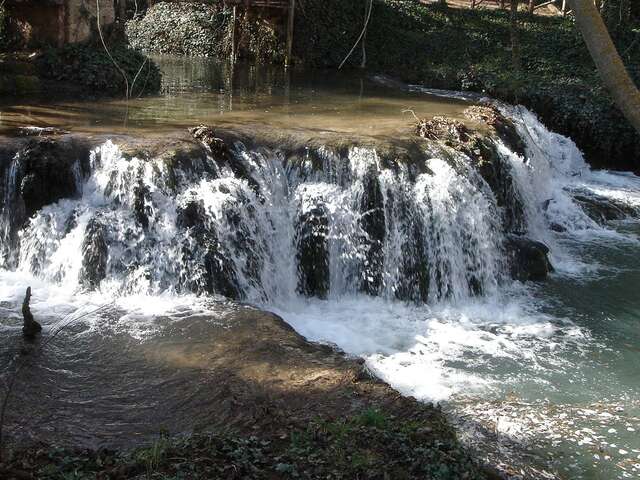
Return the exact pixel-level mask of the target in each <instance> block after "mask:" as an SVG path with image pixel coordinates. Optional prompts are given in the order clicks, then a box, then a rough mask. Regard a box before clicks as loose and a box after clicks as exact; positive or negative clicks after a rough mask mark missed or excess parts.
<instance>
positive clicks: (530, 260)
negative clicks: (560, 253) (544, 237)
mask: <svg viewBox="0 0 640 480" xmlns="http://www.w3.org/2000/svg"><path fill="white" fill-rule="evenodd" d="M506 250H507V255H508V260H509V268H510V271H511V276H512V277H513V278H514V279H516V280H520V281H521V282H526V281H534V282H537V281H542V280H545V279H546V278H547V277H548V275H549V274H550V273H551V272H553V266H552V265H551V262H550V261H549V257H548V254H549V247H547V246H546V245H545V244H544V243H541V242H537V241H535V240H531V239H530V238H526V237H521V236H516V235H511V236H509V237H508V239H507V244H506Z"/></svg>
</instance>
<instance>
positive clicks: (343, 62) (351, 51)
mask: <svg viewBox="0 0 640 480" xmlns="http://www.w3.org/2000/svg"><path fill="white" fill-rule="evenodd" d="M372 10H373V0H369V12H368V13H367V18H366V20H365V22H364V28H363V29H362V32H361V33H360V36H359V37H358V40H356V43H354V44H353V47H351V50H350V51H349V53H347V56H346V57H344V60H342V63H341V64H340V66H339V67H338V70H341V69H342V67H343V66H344V64H345V63H347V60H349V57H350V56H351V54H352V53H353V52H354V50H355V49H356V47H357V46H358V44H359V43H360V40H362V38H363V37H364V35H365V33H367V28H368V27H369V20H371V11H372Z"/></svg>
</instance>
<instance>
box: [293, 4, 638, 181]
mask: <svg viewBox="0 0 640 480" xmlns="http://www.w3.org/2000/svg"><path fill="white" fill-rule="evenodd" d="M367 5H368V0H353V1H352V2H342V1H340V0H307V1H305V2H304V8H301V9H300V11H299V13H298V15H297V24H296V31H297V32H298V34H297V35H296V42H295V48H296V54H297V57H298V58H299V59H300V60H301V61H302V62H303V63H304V64H306V65H309V66H315V67H329V68H336V67H337V66H338V65H339V64H340V63H341V62H342V60H343V59H344V57H345V56H346V54H347V52H348V51H349V50H350V49H351V47H352V45H353V44H354V43H355V41H356V39H357V38H358V36H359V35H360V33H361V31H362V27H363V23H364V12H365V7H366V6H367ZM519 31H520V50H521V54H522V70H521V71H520V72H517V71H515V70H514V68H513V62H512V52H511V37H510V19H509V13H508V12H507V11H500V10H483V9H476V10H470V9H468V10H467V9H453V8H442V7H440V6H437V5H424V4H421V3H419V2H415V1H412V0H375V1H374V7H373V12H372V16H371V20H370V24H369V27H368V30H367V36H366V60H367V62H366V66H367V70H369V71H372V72H376V73H377V72H380V73H387V74H390V75H393V76H395V77H398V78H400V79H402V80H404V81H407V82H411V83H416V84H421V85H425V86H428V87H434V88H445V89H453V90H469V91H474V92H482V93H486V94H487V95H491V96H493V97H496V98H499V99H502V100H505V101H508V102H512V103H522V104H524V105H526V106H527V107H529V108H532V109H533V110H534V111H536V113H538V114H539V115H540V116H541V118H542V119H543V120H544V121H545V122H546V123H547V124H548V126H549V127H550V128H552V129H554V130H556V131H558V132H560V133H563V134H565V135H568V136H570V137H571V138H572V139H574V140H575V141H576V142H577V143H578V145H579V146H580V147H581V148H582V149H583V150H584V151H585V153H586V154H587V156H588V158H589V160H590V161H591V162H592V163H593V164H596V165H609V166H614V167H615V166H617V167H619V168H633V169H635V170H636V171H637V170H640V160H639V158H640V137H639V136H638V135H637V134H636V133H635V131H634V130H633V128H632V127H631V126H630V125H629V124H628V123H627V122H626V120H625V119H624V118H623V117H622V115H621V114H620V112H619V111H618V110H617V109H616V108H615V107H614V106H613V102H612V100H611V98H610V97H609V95H608V93H607V92H606V91H605V90H604V88H603V86H602V82H601V81H600V79H599V77H598V74H597V72H596V69H595V67H594V64H593V60H592V59H591V57H590V55H589V53H588V51H587V49H586V48H585V46H584V43H583V41H582V38H581V37H580V34H579V32H578V31H577V30H576V28H575V26H574V24H573V20H572V19H571V18H562V17H549V16H538V15H536V16H534V17H531V16H529V15H528V14H527V13H524V12H522V13H521V14H520V18H519ZM301 32H303V33H301ZM615 33H616V35H615V40H616V43H617V45H618V48H619V50H620V51H621V52H622V53H623V54H624V55H623V56H624V60H625V62H626V65H627V67H628V69H629V71H630V72H631V74H632V76H633V78H634V79H635V80H636V82H640V42H638V41H637V40H638V39H637V36H638V35H640V34H639V33H637V32H635V31H634V29H633V28H625V29H620V30H619V31H617V32H615ZM360 64H361V49H360V48H357V49H356V50H355V51H354V54H353V55H352V56H351V58H350V59H349V61H348V62H347V65H348V66H350V67H352V68H356V67H359V66H360ZM418 113H419V112H418Z"/></svg>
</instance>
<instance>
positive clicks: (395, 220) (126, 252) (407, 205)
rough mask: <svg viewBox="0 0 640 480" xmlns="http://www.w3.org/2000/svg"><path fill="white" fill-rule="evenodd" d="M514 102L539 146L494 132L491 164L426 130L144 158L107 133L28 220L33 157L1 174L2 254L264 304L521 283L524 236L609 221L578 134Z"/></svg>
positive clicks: (64, 277) (118, 289)
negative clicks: (382, 143)
mask: <svg viewBox="0 0 640 480" xmlns="http://www.w3.org/2000/svg"><path fill="white" fill-rule="evenodd" d="M504 113H506V114H507V115H508V116H509V117H511V118H512V119H513V121H514V123H515V125H516V127H517V129H518V132H519V134H520V136H521V138H522V139H523V140H524V142H525V144H526V152H525V153H524V155H523V154H522V153H516V152H515V151H513V150H512V149H510V148H509V147H508V146H507V143H506V142H503V141H502V140H500V139H498V138H495V139H490V140H488V142H489V144H490V148H491V149H493V151H495V153H496V156H495V159H496V160H495V164H494V165H491V169H492V173H490V174H488V173H487V170H486V168H487V167H486V165H485V166H479V165H478V162H474V160H473V159H472V158H470V157H469V156H468V155H467V154H465V153H462V152H460V151H457V150H455V149H452V148H450V147H447V146H445V145H442V144H439V143H438V142H431V141H426V140H425V141H424V145H423V153H422V154H420V155H418V154H413V156H412V157H411V158H410V159H408V160H407V159H406V158H400V157H398V158H392V157H389V156H388V155H387V156H385V157H384V158H383V157H381V156H380V155H379V152H378V151H377V150H376V149H375V148H373V147H364V146H357V145H354V146H352V147H350V148H348V149H344V148H342V149H332V148H331V147H330V146H323V147H320V148H315V147H314V148H312V147H308V148H306V149H305V150H303V151H302V153H300V152H301V151H298V152H297V153H285V152H284V151H281V150H278V149H277V148H272V147H259V146H258V147H251V148H249V147H247V146H246V145H245V144H243V143H242V142H240V141H237V142H235V144H233V145H230V152H231V158H230V159H228V161H226V160H225V161H222V160H221V158H219V154H216V153H215V152H212V151H205V153H204V154H202V155H192V156H191V157H188V158H182V157H181V158H168V157H167V156H166V155H164V156H163V155H159V156H156V157H145V156H144V155H138V156H130V155H125V154H124V153H123V152H122V151H121V149H120V147H118V146H117V145H116V144H115V143H113V142H111V141H107V142H105V143H104V144H103V145H101V146H99V147H97V148H95V149H93V150H92V151H91V152H90V154H89V155H88V157H89V158H88V160H87V162H85V163H87V166H86V168H84V167H83V165H84V164H83V162H82V161H79V160H77V159H76V160H73V159H72V160H73V161H71V160H70V161H69V169H70V170H69V171H70V172H71V174H72V176H73V182H74V185H75V188H74V189H73V192H72V193H73V194H72V195H66V196H64V198H61V199H59V200H58V201H55V202H53V203H50V204H47V205H45V206H43V207H42V208H40V209H39V210H37V211H36V212H35V213H34V214H33V215H32V216H31V217H29V218H28V219H27V220H25V221H24V222H23V224H21V225H16V218H20V217H21V215H22V216H23V217H24V214H18V213H17V211H18V210H19V209H20V208H22V209H24V208H25V207H24V205H25V204H24V202H22V203H20V201H18V199H19V197H20V195H21V192H20V188H21V187H20V182H21V181H22V179H21V178H20V177H21V175H22V174H21V169H22V167H21V166H20V165H21V161H22V159H21V157H20V155H21V154H20V153H18V154H17V155H16V156H15V158H13V159H11V161H10V162H9V166H8V168H7V167H6V165H5V167H4V168H3V170H1V171H0V172H1V173H2V175H3V178H2V185H3V192H2V200H3V203H2V206H1V207H2V210H1V215H0V222H1V228H0V233H1V235H2V245H3V249H2V258H3V264H4V266H5V268H15V269H17V270H19V271H23V272H27V273H30V274H33V275H36V276H38V277H41V278H42V279H44V280H47V281H50V282H58V283H64V284H66V285H70V286H72V287H73V288H75V289H78V290H86V289H100V290H103V291H105V292H109V293H113V294H131V293H143V294H158V293H161V292H176V293H187V292H188V293H197V294H211V295H221V296H224V297H230V298H235V299H241V300H246V301H252V302H260V303H269V302H279V301H286V300H287V299H289V298H292V297H295V296H298V295H303V296H311V297H319V298H330V299H337V298H340V297H343V296H345V295H352V294H356V293H364V294H368V295H371V296H378V297H382V298H386V299H399V300H406V301H410V302H415V303H425V302H426V303H433V302H438V301H442V300H453V301H455V300H461V299H464V298H467V297H470V296H475V295H482V294H486V293H487V292H494V291H496V289H498V288H499V286H500V285H501V284H503V283H504V282H505V281H507V277H508V271H509V265H508V263H509V255H508V254H507V251H506V250H507V244H508V239H509V238H510V236H512V235H514V234H515V235H527V236H528V237H530V238H532V239H533V240H538V241H541V242H544V243H545V244H547V245H549V246H551V247H552V250H554V247H556V246H557V242H556V240H555V234H556V233H555V232H557V231H559V230H563V231H565V230H568V229H571V230H576V229H586V228H591V229H595V228H599V227H598V225H597V222H595V221H594V220H593V219H592V218H590V217H589V216H588V215H587V213H585V211H584V208H582V206H581V204H580V202H577V201H575V199H574V198H573V195H575V191H576V190H580V191H584V190H585V188H587V187H588V185H587V184H586V183H585V182H584V179H585V178H587V177H589V175H592V173H591V172H590V170H589V169H588V167H587V166H586V165H585V164H584V161H583V160H582V156H581V155H580V152H579V151H578V150H577V148H576V147H575V145H573V143H572V142H570V141H569V140H567V139H565V138H563V137H560V136H557V135H554V134H552V133H550V132H548V131H547V130H546V129H545V128H544V127H543V126H542V125H541V124H540V123H539V122H538V121H537V119H536V118H535V117H534V116H533V115H532V114H531V113H529V112H527V111H526V110H524V109H513V108H509V109H506V108H505V112H504ZM203 151H204V150H203ZM483 169H484V170H483ZM578 178H580V179H581V180H582V181H581V183H580V184H578V183H577V179H578ZM12 239H13V240H12ZM552 253H553V252H552Z"/></svg>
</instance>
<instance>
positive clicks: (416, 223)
mask: <svg viewBox="0 0 640 480" xmlns="http://www.w3.org/2000/svg"><path fill="white" fill-rule="evenodd" d="M386 195H387V205H386V206H385V207H386V213H385V214H386V216H387V218H388V219H389V220H390V221H391V222H397V223H396V224H397V225H400V226H402V227H403V228H402V232H401V235H400V238H401V241H402V247H401V249H402V251H403V252H405V255H403V257H402V258H401V259H400V264H399V265H398V271H399V275H398V278H397V280H396V282H395V285H394V287H395V288H394V293H395V297H396V298H397V299H398V300H405V301H410V302H415V303H423V302H426V301H427V300H428V296H429V270H428V267H427V265H428V259H427V255H426V250H425V244H424V234H423V232H424V225H423V222H422V221H421V220H420V218H419V217H417V216H415V215H412V213H413V210H412V209H413V208H414V207H413V206H412V205H411V203H410V202H408V201H407V200H406V197H403V195H402V193H401V192H394V191H392V190H391V189H388V190H387V192H386ZM392 228H393V227H392ZM396 228H397V227H396Z"/></svg>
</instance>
